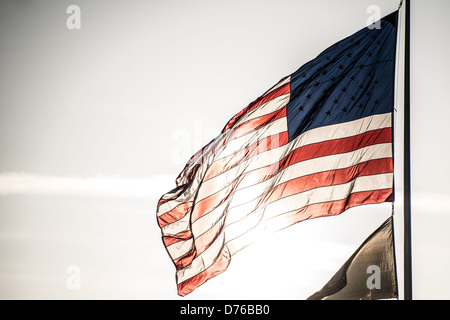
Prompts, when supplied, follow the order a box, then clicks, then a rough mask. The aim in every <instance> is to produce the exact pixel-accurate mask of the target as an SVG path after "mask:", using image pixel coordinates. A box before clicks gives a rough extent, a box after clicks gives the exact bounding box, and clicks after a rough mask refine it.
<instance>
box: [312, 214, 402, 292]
mask: <svg viewBox="0 0 450 320" xmlns="http://www.w3.org/2000/svg"><path fill="white" fill-rule="evenodd" d="M393 220H394V219H393V217H392V216H391V217H389V218H388V219H387V220H386V221H385V222H384V223H383V224H382V225H381V226H380V227H379V228H378V229H377V230H375V231H374V232H373V233H372V234H371V235H370V236H369V237H368V238H367V239H366V240H365V241H364V242H363V243H362V244H361V246H360V247H359V248H358V249H357V250H356V251H355V253H354V254H352V256H351V257H350V258H349V259H348V260H347V261H346V262H345V263H344V265H343V266H342V267H341V268H340V269H339V270H338V272H336V274H335V275H334V276H333V277H332V278H331V279H330V281H328V282H327V284H326V285H325V286H324V287H323V288H322V289H321V290H320V291H317V292H316V293H314V294H313V295H312V296H310V297H309V298H308V300H375V299H392V298H398V294H397V276H396V265H395V257H394V237H393V233H394V232H393Z"/></svg>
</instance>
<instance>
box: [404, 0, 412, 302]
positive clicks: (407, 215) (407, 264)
mask: <svg viewBox="0 0 450 320" xmlns="http://www.w3.org/2000/svg"><path fill="white" fill-rule="evenodd" d="M410 4H411V3H410V0H405V80H404V81H405V84H404V85H405V88H404V90H405V91H404V108H405V110H404V113H405V114H404V167H403V170H404V172H403V179H404V180H403V195H404V290H405V293H404V294H405V296H404V299H405V300H412V253H411V251H412V250H411V138H410V137H411V135H410V132H411V127H410V22H411V19H410V10H411V8H410Z"/></svg>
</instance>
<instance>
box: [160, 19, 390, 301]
mask: <svg viewBox="0 0 450 320" xmlns="http://www.w3.org/2000/svg"><path fill="white" fill-rule="evenodd" d="M396 25H397V12H394V13H392V14H391V15H389V16H387V17H385V18H383V19H382V20H381V21H380V26H381V28H380V29H376V28H373V29H371V28H369V27H368V28H364V29H362V30H360V31H359V32H357V33H355V34H353V35H352V36H350V37H348V38H346V39H344V40H342V41H340V42H338V43H336V44H334V45H333V46H331V47H330V48H328V49H327V50H325V51H324V52H322V53H321V54H320V55H319V56H318V57H317V58H316V59H314V60H312V61H310V62H308V63H306V64H305V65H303V66H302V67H301V68H300V69H299V70H297V71H296V72H294V73H293V74H291V75H290V76H287V77H285V78H283V79H282V80H281V81H279V82H278V83H277V84H276V85H275V86H274V87H272V88H271V89H270V90H269V91H267V92H266V93H265V94H263V95H262V96H261V97H259V98H258V99H256V100H255V101H253V102H252V103H251V104H250V105H248V106H247V107H246V108H245V109H243V110H242V111H240V112H239V113H238V114H236V115H235V116H234V117H233V118H232V119H231V120H229V121H228V123H227V124H226V125H225V127H224V128H223V130H222V132H221V134H220V135H219V136H218V137H217V138H216V139H214V140H212V141H211V142H210V143H209V144H207V145H206V146H205V147H203V148H202V149H201V150H199V151H198V152H197V153H196V154H194V155H193V156H192V158H191V159H190V160H189V161H188V163H187V164H186V166H185V168H184V170H183V171H182V172H181V173H180V175H179V176H178V178H177V179H176V188H175V189H173V190H172V191H170V192H168V193H166V194H164V195H163V196H162V197H161V199H160V200H159V202H158V208H157V219H158V223H159V226H160V227H161V232H162V239H163V243H164V245H165V246H166V249H167V252H168V253H169V255H170V257H171V259H172V260H173V262H174V264H175V267H176V270H177V271H176V275H177V277H176V279H177V287H178V294H179V295H182V296H184V295H186V294H188V293H190V292H192V291H193V290H194V289H195V288H196V287H198V286H199V285H201V284H203V283H204V282H205V281H207V280H208V279H210V278H212V277H214V276H216V275H218V274H220V273H221V272H223V271H224V270H225V269H226V268H227V266H228V264H229V262H230V259H231V256H232V255H233V254H235V253H236V252H238V251H239V250H241V249H243V248H244V247H246V246H247V245H249V244H251V243H252V242H254V241H255V240H256V239H257V238H258V237H260V236H261V235H263V234H264V233H265V232H272V231H276V230H280V229H283V228H286V227H288V226H290V225H292V224H294V223H297V222H300V221H302V220H305V219H311V218H316V217H322V216H332V215H337V214H340V213H342V212H343V211H345V210H347V209H348V208H351V207H354V206H359V205H364V204H372V203H381V202H385V201H391V199H392V195H393V159H392V110H393V101H394V93H393V92H394V90H393V89H394V68H395V49H396V33H397V31H396Z"/></svg>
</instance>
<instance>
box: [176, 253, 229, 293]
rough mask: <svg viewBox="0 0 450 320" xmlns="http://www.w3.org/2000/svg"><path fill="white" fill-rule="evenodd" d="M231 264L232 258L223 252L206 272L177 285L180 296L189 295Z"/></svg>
mask: <svg viewBox="0 0 450 320" xmlns="http://www.w3.org/2000/svg"><path fill="white" fill-rule="evenodd" d="M229 263H230V256H229V255H228V254H225V253H224V252H221V254H220V255H219V256H218V258H217V259H216V260H215V261H214V263H213V264H212V265H211V266H209V267H208V268H206V269H205V270H204V271H202V272H200V273H199V274H197V275H195V276H193V277H192V278H189V279H187V280H185V281H183V282H181V283H179V284H178V285H177V288H178V294H179V295H180V296H185V295H187V294H188V293H191V292H192V291H193V290H194V289H195V288H197V287H198V286H200V285H202V284H203V283H205V282H206V281H207V280H208V279H211V278H213V277H215V276H217V275H219V274H221V273H222V272H224V271H225V270H226V269H227V267H228V264H229Z"/></svg>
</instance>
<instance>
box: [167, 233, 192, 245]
mask: <svg viewBox="0 0 450 320" xmlns="http://www.w3.org/2000/svg"><path fill="white" fill-rule="evenodd" d="M190 238H192V233H191V230H186V231H182V232H179V233H177V234H176V235H174V236H164V237H162V239H163V242H164V245H165V246H166V247H168V246H170V245H171V244H174V243H177V242H179V241H185V240H189V239H190Z"/></svg>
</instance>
